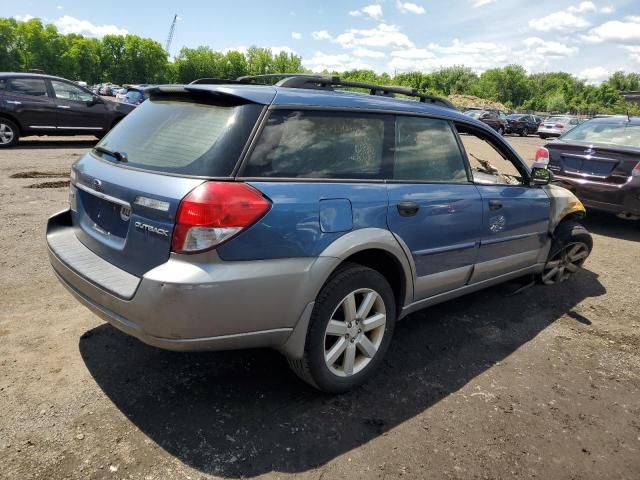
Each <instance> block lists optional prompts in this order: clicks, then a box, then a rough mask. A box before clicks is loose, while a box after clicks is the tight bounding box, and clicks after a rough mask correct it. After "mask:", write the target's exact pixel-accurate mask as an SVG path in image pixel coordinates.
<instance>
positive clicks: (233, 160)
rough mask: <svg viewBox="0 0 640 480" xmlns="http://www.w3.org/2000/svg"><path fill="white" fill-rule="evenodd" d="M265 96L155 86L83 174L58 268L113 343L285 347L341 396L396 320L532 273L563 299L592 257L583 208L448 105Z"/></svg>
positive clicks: (319, 88)
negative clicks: (127, 338)
mask: <svg viewBox="0 0 640 480" xmlns="http://www.w3.org/2000/svg"><path fill="white" fill-rule="evenodd" d="M272 77H273V76H268V77H267V78H272ZM264 78H265V77H257V78H256V77H253V78H246V77H245V78H243V79H238V80H236V81H226V82H221V81H215V80H213V79H211V80H206V81H204V82H198V84H190V85H166V86H158V87H153V88H151V89H149V90H148V91H147V93H149V95H150V98H149V99H148V100H147V101H145V102H144V103H143V104H142V105H140V106H139V107H137V108H136V110H135V111H134V112H132V113H131V115H129V116H128V117H127V118H126V119H125V120H124V121H123V122H122V123H121V124H119V125H118V126H117V127H116V128H114V129H113V131H111V132H110V133H109V134H108V135H107V136H106V137H105V138H104V139H103V140H102V141H101V142H99V143H98V144H97V145H96V146H95V148H94V149H93V150H92V151H90V152H87V154H86V155H84V156H83V157H82V158H80V159H79V160H78V161H77V162H76V163H75V164H74V165H73V168H72V170H71V185H70V192H69V194H70V195H69V200H70V201H69V208H68V209H67V210H64V211H62V212H59V213H58V214H56V215H54V216H53V217H51V218H50V219H49V223H48V226H47V243H48V247H49V255H50V260H51V264H52V266H53V269H54V271H55V273H56V275H57V276H58V277H59V279H60V281H61V282H62V283H63V285H64V286H66V287H67V288H68V289H69V291H70V292H71V293H72V294H73V295H75V297H76V298H77V299H78V300H79V301H80V302H82V303H83V304H84V305H86V306H87V307H88V308H90V309H91V310H92V311H93V312H95V313H96V314H97V315H98V316H100V317H101V318H104V319H105V320H106V321H108V322H110V323H111V324H112V325H114V326H115V327H117V328H119V329H121V330H122V331H124V332H126V333H128V334H130V335H133V336H135V337H137V338H139V339H140V340H142V341H144V342H146V343H149V344H151V345H155V346H157V347H162V348H167V349H171V350H183V351H186V350H225V349H239V348H256V347H272V348H275V349H278V350H279V351H281V352H282V353H284V354H285V355H286V356H287V358H288V359H289V363H290V365H291V366H292V368H293V370H294V371H295V372H296V373H297V374H298V375H299V376H300V377H301V378H302V379H304V380H305V381H307V382H308V383H310V384H311V385H313V386H315V387H317V388H320V389H322V390H325V391H329V392H342V391H345V390H347V389H349V388H351V387H353V386H355V385H357V384H359V383H361V382H362V381H364V380H365V378H366V377H367V376H369V375H370V374H371V373H372V372H374V371H375V370H376V367H378V366H380V364H381V362H382V361H383V358H384V354H385V351H386V350H387V348H388V347H389V345H390V341H391V337H392V335H393V329H394V325H395V323H396V320H399V319H401V318H403V317H405V316H407V315H408V314H409V313H411V312H414V311H416V310H419V309H421V308H424V307H426V306H429V305H433V304H435V303H439V302H443V301H445V300H449V299H452V298H455V297H458V296H460V295H463V294H465V293H470V292H473V291H476V290H479V289H481V288H485V287H488V286H490V285H494V284H496V283H500V282H504V281H506V280H509V279H512V278H516V277H520V276H522V275H527V274H529V275H531V274H535V275H536V276H537V278H538V280H539V281H540V283H543V284H547V285H554V284H558V283H560V282H562V281H564V280H566V279H567V278H569V277H570V276H571V275H572V274H573V273H575V272H577V271H578V270H579V268H580V267H581V266H582V264H583V263H584V261H585V259H586V258H587V256H588V255H589V252H590V251H591V246H592V241H591V236H590V235H589V233H588V232H587V231H586V230H585V229H584V228H583V227H581V226H580V224H579V223H577V220H578V219H579V218H581V216H582V215H583V214H584V208H583V206H582V204H581V203H580V202H579V201H578V199H577V198H576V197H575V196H574V195H572V194H571V192H569V191H567V190H565V189H563V188H561V187H557V186H554V185H549V184H548V183H549V180H550V178H551V174H550V172H549V171H548V170H546V169H545V168H529V167H528V166H527V164H526V163H525V162H524V161H523V160H522V159H521V158H520V157H519V156H518V154H517V153H516V152H515V151H514V150H513V149H512V148H511V147H510V146H509V144H508V143H507V142H506V141H504V140H503V138H502V137H500V136H499V135H497V134H496V133H495V132H494V131H493V130H491V129H489V128H488V127H487V126H486V125H485V124H484V123H481V122H479V121H477V120H474V119H472V118H470V117H468V116H465V115H462V114H461V113H459V112H458V111H456V110H455V109H454V108H453V106H452V105H451V104H450V103H449V102H448V101H446V100H443V99H438V98H436V97H431V96H429V95H424V94H420V93H419V92H416V91H415V90H413V89H408V88H400V87H379V86H375V85H367V84H361V83H355V82H341V81H340V79H339V78H337V77H325V76H322V77H318V76H308V75H302V76H288V77H286V78H284V79H282V80H280V81H279V82H278V83H277V84H276V85H275V86H270V85H256V84H253V83H252V81H253V80H260V79H264ZM340 87H345V88H347V87H348V88H353V87H358V88H361V89H366V90H368V91H370V92H371V94H370V95H366V94H362V93H354V92H339V91H334V89H337V88H340ZM395 93H399V94H402V95H405V96H406V95H409V96H412V97H418V98H419V99H420V101H409V100H402V99H398V98H391V97H392V95H393V94H395ZM481 142H487V143H488V144H489V145H490V146H493V147H494V148H495V151H496V155H497V154H498V153H499V158H497V157H496V158H495V159H494V158H493V157H487V156H485V155H484V154H482V153H477V152H478V151H486V150H489V149H491V148H489V147H487V148H484V147H482V148H481V149H480V150H478V149H477V147H478V144H479V143H481ZM474 148H476V153H473V149H474ZM491 150H493V149H491ZM489 160H491V162H490V161H489ZM499 162H501V163H499ZM397 347H401V346H400V345H397Z"/></svg>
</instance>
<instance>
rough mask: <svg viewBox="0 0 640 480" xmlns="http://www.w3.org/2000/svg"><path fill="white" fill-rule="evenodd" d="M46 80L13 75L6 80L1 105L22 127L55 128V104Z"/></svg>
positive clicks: (32, 128)
mask: <svg viewBox="0 0 640 480" xmlns="http://www.w3.org/2000/svg"><path fill="white" fill-rule="evenodd" d="M47 81H48V80H46V79H44V78H39V77H19V76H18V77H13V78H11V79H9V80H8V81H7V85H6V90H5V95H4V98H3V99H2V103H3V106H4V107H5V108H6V109H7V110H8V111H9V112H10V113H11V114H12V115H13V116H14V117H15V118H17V119H18V122H19V123H20V126H21V127H22V128H27V129H31V130H55V128H56V105H55V102H54V100H53V98H51V97H50V96H49V91H48V89H47Z"/></svg>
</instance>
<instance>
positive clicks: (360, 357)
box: [289, 263, 396, 393]
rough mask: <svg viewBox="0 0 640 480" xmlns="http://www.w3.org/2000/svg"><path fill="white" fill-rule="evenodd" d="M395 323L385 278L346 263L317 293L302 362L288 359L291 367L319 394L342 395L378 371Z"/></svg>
mask: <svg viewBox="0 0 640 480" xmlns="http://www.w3.org/2000/svg"><path fill="white" fill-rule="evenodd" d="M395 320H396V305H395V299H394V295H393V291H392V290H391V287H390V286H389V283H388V282H387V280H386V278H385V277H384V276H382V275H381V274H380V273H379V272H377V271H376V270H372V269H371V268H368V267H364V266H361V265H358V264H353V263H351V264H345V266H344V268H342V269H340V270H338V271H337V272H336V273H334V275H333V276H332V277H331V278H330V279H329V280H328V281H327V283H326V284H325V286H324V287H323V288H322V290H321V291H320V293H319V294H318V297H317V299H316V303H315V306H314V308H313V312H312V314H311V319H310V322H309V330H308V331H307V338H306V342H305V349H304V355H303V358H302V359H300V360H294V359H289V365H290V367H291V369H292V370H293V371H294V372H295V373H296V375H298V377H300V378H301V379H302V380H304V381H305V382H307V383H308V384H309V385H311V386H313V387H315V388H317V389H318V390H321V391H323V392H327V393H342V392H346V391H348V390H350V389H352V388H354V387H356V386H358V385H361V384H362V383H364V382H365V381H366V380H367V378H368V377H370V376H371V374H372V373H373V372H374V371H375V370H376V369H377V367H378V366H379V364H380V362H381V361H382V359H383V357H384V355H385V353H386V351H387V349H388V348H389V344H390V342H391V337H392V336H393V329H394V326H395Z"/></svg>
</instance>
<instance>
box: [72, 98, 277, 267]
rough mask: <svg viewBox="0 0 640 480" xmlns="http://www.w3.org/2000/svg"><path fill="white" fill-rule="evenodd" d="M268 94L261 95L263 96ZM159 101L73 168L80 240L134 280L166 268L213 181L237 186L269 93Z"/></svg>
mask: <svg viewBox="0 0 640 480" xmlns="http://www.w3.org/2000/svg"><path fill="white" fill-rule="evenodd" d="M257 89H261V90H257ZM150 94H151V98H150V99H149V100H148V101H146V102H144V103H143V104H142V105H141V106H140V107H138V108H137V109H136V110H135V111H134V112H132V113H131V114H129V115H128V116H127V117H126V118H125V119H124V120H123V121H122V122H120V123H119V124H118V125H117V126H116V127H115V128H114V129H113V130H112V131H111V132H110V133H109V134H108V135H107V136H106V137H105V138H104V139H103V140H102V141H101V142H99V143H98V144H97V145H96V147H95V148H94V150H93V151H92V152H90V153H88V154H86V155H85V156H84V157H82V158H81V159H80V160H79V161H78V162H76V164H75V165H74V166H73V169H72V174H71V180H72V185H71V187H70V188H71V192H70V200H71V201H70V203H71V206H72V208H71V209H72V219H73V224H74V227H75V231H76V236H77V238H78V239H79V240H80V241H81V242H82V243H83V244H84V245H85V246H86V247H88V248H89V249H90V250H91V251H93V252H94V253H96V254H97V255H99V256H100V257H102V258H103V259H105V260H106V261H108V262H109V263H111V264H113V265H116V266H117V267H119V268H121V269H122V270H125V271H127V272H129V273H131V274H133V275H138V276H141V275H143V274H144V273H145V272H147V271H149V270H150V269H152V268H154V267H155V266H157V265H159V264H161V263H164V262H165V261H166V260H167V259H168V257H169V254H170V252H171V239H172V232H173V228H174V225H175V220H176V214H177V211H178V207H179V205H180V201H181V200H182V199H183V198H184V197H185V196H186V195H187V194H188V193H189V192H191V191H192V190H193V189H194V188H196V187H197V186H198V185H200V184H202V183H203V182H205V181H206V180H207V179H210V178H217V179H223V180H232V178H233V177H232V175H233V173H234V169H235V168H236V165H237V162H238V159H239V158H240V156H241V154H242V152H243V149H244V147H245V145H246V144H247V142H248V141H249V138H250V136H251V134H252V132H253V130H254V128H255V126H256V123H257V120H258V118H259V117H260V114H261V112H262V111H263V108H264V105H265V104H268V103H270V101H271V100H272V98H273V96H274V92H273V89H271V88H269V87H244V86H242V87H239V88H237V89H236V88H233V87H229V86H187V87H176V86H168V87H154V88H153V89H151V91H150Z"/></svg>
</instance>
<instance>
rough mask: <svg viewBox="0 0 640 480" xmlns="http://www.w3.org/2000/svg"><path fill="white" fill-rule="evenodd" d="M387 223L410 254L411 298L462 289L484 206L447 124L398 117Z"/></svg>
mask: <svg viewBox="0 0 640 480" xmlns="http://www.w3.org/2000/svg"><path fill="white" fill-rule="evenodd" d="M395 137H396V148H395V158H394V164H393V169H392V172H391V174H390V179H389V180H388V187H387V188H388V192H389V207H388V215H387V219H388V224H389V228H390V230H391V231H392V232H393V234H394V235H395V236H396V237H397V238H398V239H399V240H400V241H401V243H403V244H405V245H406V246H407V248H408V249H409V250H410V251H411V255H412V257H413V261H414V263H415V267H416V272H415V275H416V280H415V293H414V295H415V300H420V299H423V298H427V297H430V296H433V295H437V294H438V293H442V292H445V291H449V290H452V289H455V288H459V287H462V286H463V285H464V284H465V283H466V282H467V280H468V279H469V276H470V274H471V271H472V268H473V265H474V263H475V261H476V257H477V252H478V242H479V240H480V231H481V229H482V202H481V197H480V194H479V193H478V190H477V189H476V187H475V186H474V185H473V183H472V182H471V181H470V176H469V172H468V168H467V165H466V164H465V161H464V157H463V155H462V151H461V149H460V145H459V143H458V141H457V138H456V135H455V132H454V131H453V128H452V125H451V124H450V123H449V122H448V121H446V120H440V119H432V118H424V117H408V116H398V117H397V119H396V135H395Z"/></svg>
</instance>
